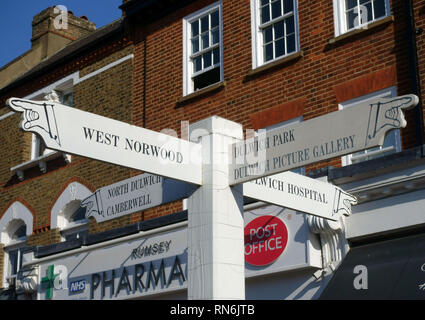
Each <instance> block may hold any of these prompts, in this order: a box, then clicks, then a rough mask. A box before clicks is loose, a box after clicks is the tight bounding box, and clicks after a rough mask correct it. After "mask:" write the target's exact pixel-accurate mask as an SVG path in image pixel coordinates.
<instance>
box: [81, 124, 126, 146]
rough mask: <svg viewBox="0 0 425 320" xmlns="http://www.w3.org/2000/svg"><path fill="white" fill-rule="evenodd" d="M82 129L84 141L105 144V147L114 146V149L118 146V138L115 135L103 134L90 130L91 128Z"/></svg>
mask: <svg viewBox="0 0 425 320" xmlns="http://www.w3.org/2000/svg"><path fill="white" fill-rule="evenodd" d="M83 129H84V138H85V139H86V140H90V141H93V142H96V143H101V144H106V145H107V146H114V147H117V146H118V141H119V139H120V137H119V136H117V135H115V134H112V133H108V132H103V131H100V130H96V129H92V128H86V127H83Z"/></svg>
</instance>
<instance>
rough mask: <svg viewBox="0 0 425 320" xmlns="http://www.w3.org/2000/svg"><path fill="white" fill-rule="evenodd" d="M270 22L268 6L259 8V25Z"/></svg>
mask: <svg viewBox="0 0 425 320" xmlns="http://www.w3.org/2000/svg"><path fill="white" fill-rule="evenodd" d="M268 21H270V5H267V6H264V7H262V8H261V23H262V24H263V23H266V22H268Z"/></svg>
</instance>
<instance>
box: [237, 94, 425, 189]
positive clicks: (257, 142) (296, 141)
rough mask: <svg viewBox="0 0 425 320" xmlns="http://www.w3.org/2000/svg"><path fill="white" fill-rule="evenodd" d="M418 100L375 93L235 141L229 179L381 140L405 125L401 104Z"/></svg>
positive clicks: (249, 176)
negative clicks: (370, 97) (366, 99)
mask: <svg viewBox="0 0 425 320" xmlns="http://www.w3.org/2000/svg"><path fill="white" fill-rule="evenodd" d="M418 102H419V99H418V97H417V96H415V95H405V96H401V97H395V98H377V99H374V100H372V101H369V102H367V103H361V104H358V105H355V106H352V107H350V108H346V109H343V110H340V111H336V112H332V113H329V114H326V115H323V116H320V117H317V118H314V119H311V120H308V121H305V122H302V123H295V124H292V125H288V126H285V127H281V128H277V129H273V130H267V132H262V133H260V134H259V135H258V136H257V137H254V138H251V139H248V140H246V141H242V142H238V143H235V144H233V145H232V146H231V154H230V159H229V161H230V170H229V180H230V185H235V184H238V183H241V182H246V181H250V180H254V179H257V178H259V177H262V176H268V175H271V174H275V173H279V172H283V171H287V170H290V169H294V168H298V167H302V166H305V165H308V164H311V163H315V162H320V161H322V160H326V159H331V158H334V157H338V156H343V155H347V154H351V153H354V152H357V151H361V150H365V149H369V148H372V147H376V146H381V145H382V144H383V143H384V138H385V135H386V133H387V132H388V131H390V130H392V129H398V128H404V127H405V126H406V124H407V123H406V120H405V119H404V114H403V112H402V110H403V109H408V108H411V107H414V106H416V105H417V104H418ZM264 131H265V130H264Z"/></svg>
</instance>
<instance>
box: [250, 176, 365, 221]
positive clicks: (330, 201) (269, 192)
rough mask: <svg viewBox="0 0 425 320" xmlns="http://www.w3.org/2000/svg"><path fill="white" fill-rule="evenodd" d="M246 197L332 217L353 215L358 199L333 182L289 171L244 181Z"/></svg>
mask: <svg viewBox="0 0 425 320" xmlns="http://www.w3.org/2000/svg"><path fill="white" fill-rule="evenodd" d="M243 194H244V196H246V197H250V198H253V199H258V200H261V201H264V202H267V203H271V204H275V205H278V206H280V207H286V208H289V209H293V210H296V211H301V212H305V213H308V214H312V215H315V216H319V217H322V218H326V219H330V220H338V219H339V218H340V217H341V215H350V213H351V206H352V205H355V204H357V199H356V198H355V197H354V196H352V195H350V194H349V193H347V192H345V191H344V190H342V189H341V188H339V187H337V186H334V185H332V184H330V183H327V182H323V181H319V180H316V179H312V178H309V177H305V176H302V175H300V174H296V173H293V172H290V171H287V172H282V173H279V174H275V175H272V176H268V177H261V178H258V179H255V180H252V181H249V182H246V183H244V185H243Z"/></svg>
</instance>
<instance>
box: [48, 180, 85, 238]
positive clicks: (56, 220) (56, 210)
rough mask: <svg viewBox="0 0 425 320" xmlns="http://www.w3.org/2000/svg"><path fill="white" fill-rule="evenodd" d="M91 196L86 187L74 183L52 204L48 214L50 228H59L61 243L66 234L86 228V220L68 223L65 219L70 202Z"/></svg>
mask: <svg viewBox="0 0 425 320" xmlns="http://www.w3.org/2000/svg"><path fill="white" fill-rule="evenodd" d="M91 194H92V192H91V191H90V190H89V189H88V188H87V187H86V186H84V185H83V184H81V183H79V182H76V181H74V182H71V183H70V184H69V185H68V186H67V187H66V188H65V190H64V191H63V192H62V193H61V194H60V196H59V197H58V199H57V200H56V202H55V203H54V204H53V207H52V211H51V213H50V227H51V229H55V228H59V230H60V233H61V240H62V241H64V240H65V238H66V236H67V235H68V234H71V233H74V232H78V231H83V230H85V229H87V228H88V222H89V221H88V219H83V220H79V221H75V222H70V221H68V220H67V219H66V217H65V210H66V208H67V205H68V204H69V203H71V202H72V201H82V200H84V199H86V198H87V197H89V196H90V195H91Z"/></svg>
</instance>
